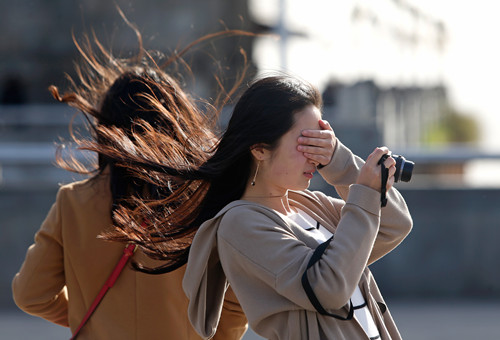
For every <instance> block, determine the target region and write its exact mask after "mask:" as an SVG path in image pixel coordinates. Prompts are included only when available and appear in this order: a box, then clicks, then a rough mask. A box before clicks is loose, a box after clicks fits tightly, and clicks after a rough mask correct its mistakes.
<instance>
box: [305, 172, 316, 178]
mask: <svg viewBox="0 0 500 340" xmlns="http://www.w3.org/2000/svg"><path fill="white" fill-rule="evenodd" d="M313 173H314V171H311V172H304V176H306V177H307V178H308V179H311V178H313Z"/></svg>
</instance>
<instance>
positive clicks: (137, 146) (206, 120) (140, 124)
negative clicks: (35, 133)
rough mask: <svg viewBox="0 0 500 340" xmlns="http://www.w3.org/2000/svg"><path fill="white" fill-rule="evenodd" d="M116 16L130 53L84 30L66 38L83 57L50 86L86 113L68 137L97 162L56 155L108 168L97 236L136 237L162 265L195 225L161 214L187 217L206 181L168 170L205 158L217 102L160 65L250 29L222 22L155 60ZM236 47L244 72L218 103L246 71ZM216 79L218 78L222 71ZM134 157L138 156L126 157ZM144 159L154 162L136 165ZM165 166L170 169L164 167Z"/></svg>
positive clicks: (63, 161) (76, 166)
mask: <svg viewBox="0 0 500 340" xmlns="http://www.w3.org/2000/svg"><path fill="white" fill-rule="evenodd" d="M120 13H121V12H120ZM122 17H123V18H124V20H125V21H126V22H127V23H128V24H129V26H130V27H131V28H133V29H134V31H135V32H136V35H137V38H138V43H139V49H138V53H137V55H135V56H133V57H131V58H126V59H123V58H118V57H115V56H113V55H112V54H111V53H110V52H109V51H108V50H107V49H105V48H104V46H103V45H102V44H101V43H100V42H99V40H98V39H97V38H96V37H94V39H93V40H91V39H90V38H89V37H88V36H84V38H83V43H79V42H78V41H77V40H76V39H75V38H73V40H74V42H75V45H76V47H77V48H78V50H79V52H80V54H81V56H82V60H83V63H81V64H77V65H76V74H77V81H74V80H73V79H71V78H70V81H71V84H72V86H71V89H70V90H69V91H67V92H65V93H63V94H60V93H59V89H58V88H57V87H55V86H51V87H50V88H49V89H50V91H51V93H52V95H53V96H54V98H56V99H57V100H58V101H60V102H64V103H67V104H68V105H70V106H73V107H75V108H77V109H78V110H79V111H80V112H81V113H82V114H83V116H84V117H85V119H86V121H87V127H88V130H89V132H90V138H81V137H79V136H77V135H76V134H73V133H72V137H73V140H74V142H76V144H77V145H78V146H79V149H82V150H88V151H92V152H96V153H97V162H96V163H95V164H94V165H90V167H89V166H86V165H84V164H82V163H81V162H80V161H79V160H78V158H77V157H75V156H74V155H72V154H70V155H69V156H67V155H65V156H63V155H62V153H61V152H60V150H62V149H59V152H58V154H57V156H56V161H57V164H58V165H59V166H61V167H62V168H64V169H67V170H70V171H73V172H77V173H82V174H91V175H93V176H94V177H93V179H95V178H97V176H99V175H100V174H102V173H103V172H105V171H108V170H107V169H109V174H110V190H111V194H112V208H111V211H110V214H111V218H112V221H113V224H114V225H115V226H116V227H117V228H116V229H115V230H109V231H104V232H103V234H102V235H100V237H101V238H103V239H106V240H111V241H124V242H130V241H132V242H135V243H137V244H139V245H142V246H143V248H144V249H145V251H146V253H147V254H148V255H150V256H151V257H154V258H158V259H166V260H167V264H166V266H167V267H168V268H169V270H173V269H175V268H177V267H179V266H180V265H182V264H184V263H185V262H186V260H187V254H188V249H189V245H190V244H191V240H192V237H193V235H194V231H195V230H192V229H189V228H176V225H175V224H174V223H172V222H174V220H172V219H169V218H165V216H169V215H170V214H171V212H172V211H177V212H178V213H179V214H186V218H184V219H183V221H189V219H190V216H195V214H193V212H192V209H191V207H190V205H189V204H187V203H186V202H187V201H188V200H190V199H193V198H194V197H196V196H197V195H203V193H204V190H205V189H204V188H203V187H201V186H200V181H196V180H195V181H193V180H189V181H184V178H183V177H182V176H171V175H170V173H173V174H174V175H177V174H178V173H177V172H179V171H180V170H183V169H186V170H189V169H197V168H199V167H200V166H201V165H202V164H204V163H205V162H206V161H207V160H208V159H209V156H210V155H211V154H212V146H213V145H214V142H215V141H216V139H215V135H214V129H215V123H216V121H217V117H218V115H219V112H220V110H219V109H218V108H217V107H218V106H217V105H212V104H208V103H207V102H204V101H201V100H198V99H197V100H196V101H195V100H194V99H193V98H192V97H190V96H189V95H188V94H187V92H186V91H185V90H184V89H183V87H182V86H181V85H180V82H178V81H177V80H176V79H174V77H172V76H171V75H170V74H168V73H167V72H166V71H165V69H166V68H168V67H172V68H175V70H176V72H178V65H181V66H184V67H185V68H186V69H187V71H189V66H188V65H187V64H186V63H185V62H184V61H183V60H182V55H183V54H185V53H186V52H187V51H188V50H189V49H190V48H192V47H193V46H195V45H197V44H199V43H201V42H203V41H208V40H213V39H215V38H219V37H223V36H234V35H250V34H249V33H247V32H242V31H229V30H228V31H222V32H218V33H215V34H210V35H207V36H204V37H202V38H200V39H198V40H196V41H195V42H193V43H191V44H190V45H188V46H187V47H186V48H185V49H182V50H181V51H180V52H179V53H174V54H173V55H172V56H171V57H169V58H166V61H165V62H163V63H160V61H159V60H157V59H155V57H153V55H154V56H158V55H159V53H157V52H155V53H154V54H153V53H150V52H148V51H147V50H145V49H144V48H143V46H142V38H141V35H140V33H139V31H138V30H137V29H136V28H135V27H134V26H133V25H132V24H130V23H129V22H128V21H127V20H126V18H125V17H124V16H123V15H122ZM242 55H243V57H244V64H243V65H244V67H243V72H242V73H241V74H240V75H239V76H238V77H237V78H236V81H235V82H234V84H233V87H232V88H230V89H229V91H224V92H223V96H221V97H219V98H218V100H220V102H221V103H224V102H226V101H227V100H229V99H230V97H231V95H232V93H233V92H234V91H235V89H236V88H237V87H238V86H239V85H240V84H241V81H242V79H243V78H244V76H245V73H244V72H245V71H246V67H247V63H246V58H245V55H244V51H242ZM156 58H158V57H156ZM160 58H162V56H160ZM163 60H164V59H163ZM158 65H160V66H158ZM217 80H218V81H219V83H221V84H222V82H221V79H217ZM221 92H222V91H221ZM134 157H138V158H140V159H141V162H135V161H133V158H134ZM131 159H132V161H131ZM144 162H146V163H148V162H150V163H152V164H155V165H157V166H156V167H147V166H146V167H144V166H140V165H141V164H143V163H144ZM164 168H172V169H175V170H176V171H173V172H172V171H170V173H169V172H165V171H164ZM91 180H92V179H91ZM193 208H196V207H193ZM193 218H194V217H193ZM138 235H139V236H138ZM167 235H171V236H173V237H174V242H172V244H170V243H169V244H164V243H161V246H158V245H157V241H156V240H157V239H159V237H160V236H161V240H162V241H164V238H163V237H164V236H167ZM135 265H136V267H137V268H138V269H140V270H144V271H147V270H148V269H147V268H142V266H141V265H140V264H135Z"/></svg>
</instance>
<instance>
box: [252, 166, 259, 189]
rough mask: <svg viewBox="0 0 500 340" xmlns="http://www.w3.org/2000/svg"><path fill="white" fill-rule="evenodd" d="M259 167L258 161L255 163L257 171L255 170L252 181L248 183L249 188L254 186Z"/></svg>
mask: <svg viewBox="0 0 500 340" xmlns="http://www.w3.org/2000/svg"><path fill="white" fill-rule="evenodd" d="M259 165H260V161H259V163H257V169H255V175H253V180H252V182H251V183H250V185H251V186H255V178H257V173H258V172H259Z"/></svg>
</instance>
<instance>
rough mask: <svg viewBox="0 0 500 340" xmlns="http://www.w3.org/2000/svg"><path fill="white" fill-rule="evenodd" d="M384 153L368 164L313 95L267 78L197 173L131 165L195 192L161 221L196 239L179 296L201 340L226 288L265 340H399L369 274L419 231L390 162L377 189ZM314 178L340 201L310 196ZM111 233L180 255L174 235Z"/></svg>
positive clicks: (239, 107) (212, 327)
mask: <svg viewBox="0 0 500 340" xmlns="http://www.w3.org/2000/svg"><path fill="white" fill-rule="evenodd" d="M388 153H389V150H388V149H387V148H386V147H379V148H375V150H374V151H373V152H372V153H371V154H370V155H369V156H368V158H367V159H366V161H363V160H362V159H360V158H359V157H358V156H356V155H354V154H353V153H352V152H351V151H350V150H349V149H348V148H347V147H346V146H345V145H343V144H342V143H341V141H340V140H338V138H336V136H335V133H334V131H333V129H332V127H331V126H330V124H329V123H328V122H327V121H325V120H322V119H321V97H320V94H319V92H318V91H317V89H316V88H314V87H313V86H311V85H310V84H308V83H306V82H303V81H301V80H298V79H295V78H293V77H289V76H270V77H264V78H261V79H258V80H256V81H255V82H253V83H252V84H251V85H249V86H248V88H247V89H246V90H245V91H244V93H243V95H242V96H241V97H240V99H239V100H238V101H237V103H236V105H235V107H234V110H233V113H232V116H231V119H230V121H229V124H228V126H227V129H226V130H225V132H224V133H223V135H222V137H221V138H220V139H219V141H218V143H217V144H216V147H215V150H214V152H213V155H211V156H210V158H209V159H207V160H206V161H205V162H204V163H203V164H202V165H200V166H195V167H186V166H185V165H184V164H178V165H175V164H174V165H173V166H172V165H164V164H161V163H160V162H157V161H155V160H154V159H152V158H149V159H145V158H144V157H141V156H140V155H134V154H129V155H128V157H127V160H128V161H130V162H131V164H134V165H135V166H138V167H140V168H142V169H145V170H147V171H154V172H155V173H162V174H168V176H176V177H179V178H183V179H184V180H186V181H187V183H189V182H191V183H192V184H196V185H197V186H196V189H195V191H194V192H192V194H191V199H190V203H191V204H190V211H189V212H188V213H186V212H185V211H184V210H183V209H175V208H174V209H172V210H171V213H170V214H169V215H164V221H163V223H169V222H171V223H174V224H176V225H178V226H179V227H178V229H177V230H184V233H186V234H192V233H195V237H194V240H193V242H192V245H191V249H190V253H189V259H188V265H187V270H186V274H185V276H184V280H183V287H184V290H185V292H186V294H187V296H188V297H189V299H190V302H189V317H190V320H191V322H192V324H193V326H194V327H195V329H196V330H197V332H198V333H199V334H200V335H201V336H202V337H203V338H205V339H208V338H210V337H211V336H213V335H214V334H215V332H216V331H217V329H218V323H219V320H222V319H221V315H222V314H223V310H224V309H223V303H224V298H225V296H227V292H228V291H227V289H228V285H229V284H230V287H232V289H233V290H234V293H235V294H236V296H237V298H238V300H239V302H240V303H241V306H242V308H243V310H244V312H245V314H246V316H247V318H248V320H249V324H250V326H251V327H252V329H253V330H255V331H256V333H258V334H259V335H261V336H263V337H265V338H266V339H287V340H290V339H297V340H299V339H349V340H351V339H400V338H401V336H400V334H399V332H398V330H397V327H396V325H395V323H394V321H393V319H392V317H391V314H390V312H389V309H388V308H387V306H386V304H385V302H384V299H383V297H382V295H381V293H380V291H379V289H378V287H377V284H376V282H375V280H374V278H373V276H372V274H371V272H370V270H369V269H368V266H369V265H370V264H372V263H373V262H375V261H377V260H379V259H380V258H382V257H383V256H384V255H386V254H387V253H389V252H390V251H392V250H393V249H394V248H395V247H396V246H398V245H399V244H400V242H401V241H402V240H403V239H404V238H405V237H406V235H407V234H408V233H409V232H410V230H411V228H412V219H411V216H410V214H409V211H408V208H407V206H406V203H405V201H404V199H403V197H402V196H401V194H400V193H399V192H398V191H397V190H396V189H395V188H393V183H394V173H395V161H394V159H392V158H391V157H388V158H387V159H385V161H384V166H385V167H386V169H387V174H388V180H387V184H386V186H385V188H382V185H381V183H382V177H381V173H382V170H381V166H380V165H379V161H380V160H381V158H382V157H383V156H384V155H386V154H388ZM317 170H318V171H319V174H320V175H321V176H322V177H323V178H324V179H325V180H326V181H327V182H328V183H329V184H330V185H332V186H334V187H335V189H336V191H337V193H338V194H339V196H340V199H337V198H332V197H329V196H327V195H325V194H323V193H322V192H319V191H309V190H307V188H308V187H309V183H310V180H311V178H312V177H313V174H314V173H315V172H316V171H317ZM382 189H384V190H382ZM385 190H386V191H387V193H386V194H387V196H386V197H387V199H388V203H387V206H385V207H384V208H382V207H381V192H384V191H385ZM171 197H174V196H171ZM169 202H172V201H171V199H169V198H167V199H165V200H163V203H164V204H168V203H169ZM148 205H149V203H148V202H144V207H145V208H146V207H147V206H148ZM114 233H115V234H119V235H121V236H123V237H125V238H128V239H131V240H141V241H142V243H141V244H142V246H143V247H145V248H146V249H148V250H149V251H151V252H153V253H154V252H155V249H158V250H159V249H162V248H166V249H171V248H172V247H174V248H175V242H174V241H173V240H175V239H176V235H175V234H174V233H169V232H167V233H164V234H163V235H161V234H160V233H154V231H153V230H152V229H139V228H130V227H129V226H128V225H124V224H123V225H121V226H120V227H119V228H118V229H117V230H115V232H114ZM151 236H153V239H151ZM153 240H154V242H152V241H153ZM157 253H158V254H159V256H161V254H160V252H159V251H157ZM166 268H168V265H166V266H165V267H163V269H166ZM158 270H162V268H158ZM219 325H220V324H219Z"/></svg>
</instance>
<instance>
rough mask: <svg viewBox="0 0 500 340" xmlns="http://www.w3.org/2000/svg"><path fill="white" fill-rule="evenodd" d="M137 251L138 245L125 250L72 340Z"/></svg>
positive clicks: (130, 245)
mask: <svg viewBox="0 0 500 340" xmlns="http://www.w3.org/2000/svg"><path fill="white" fill-rule="evenodd" d="M136 249H137V245H136V244H127V246H126V247H125V249H123V255H122V257H121V258H120V260H119V261H118V263H117V264H116V266H115V269H113V272H111V275H109V277H108V279H107V280H106V282H105V283H104V285H103V286H102V288H101V291H100V292H99V294H97V296H96V297H95V299H94V302H92V305H91V306H90V308H89V310H88V311H87V314H85V316H84V317H83V320H82V322H81V323H80V325H79V326H78V328H77V329H76V331H75V334H73V336H72V337H71V339H70V340H74V339H76V337H77V335H78V333H79V332H80V330H81V329H82V327H83V326H84V325H85V324H86V323H87V321H88V320H89V318H90V316H91V315H92V313H94V311H95V310H96V308H97V306H99V303H100V302H101V300H102V298H103V297H104V295H106V293H107V292H108V290H109V288H111V287H113V285H114V284H115V282H116V279H118V276H120V273H121V272H122V270H123V268H124V267H125V265H126V264H127V262H128V260H129V259H130V258H131V257H132V255H134V252H135V250H136Z"/></svg>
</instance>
